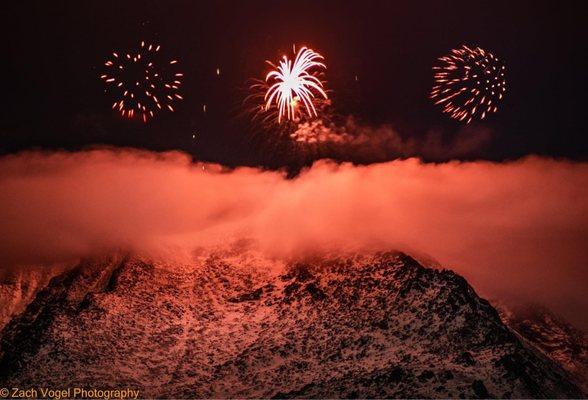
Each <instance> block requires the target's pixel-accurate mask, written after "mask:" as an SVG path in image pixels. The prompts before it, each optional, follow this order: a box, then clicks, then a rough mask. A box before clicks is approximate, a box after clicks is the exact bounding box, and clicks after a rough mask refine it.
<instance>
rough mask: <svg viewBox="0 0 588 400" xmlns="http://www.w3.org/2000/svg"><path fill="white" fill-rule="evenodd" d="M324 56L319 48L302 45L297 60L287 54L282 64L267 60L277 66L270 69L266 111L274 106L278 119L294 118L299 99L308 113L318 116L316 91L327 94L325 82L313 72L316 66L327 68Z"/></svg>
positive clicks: (267, 76) (267, 77) (317, 67)
mask: <svg viewBox="0 0 588 400" xmlns="http://www.w3.org/2000/svg"><path fill="white" fill-rule="evenodd" d="M323 59H324V58H323V56H321V55H320V54H318V53H317V52H315V51H313V50H311V49H309V48H306V47H302V48H301V49H300V50H299V51H298V54H296V58H295V59H294V62H292V60H290V59H288V57H286V56H284V57H283V58H282V60H280V62H279V65H277V66H276V65H274V64H272V63H271V62H269V61H268V63H269V64H270V65H271V66H272V67H273V68H274V70H273V71H270V72H269V73H268V74H267V75H266V77H265V81H266V82H267V83H268V84H269V88H268V89H267V92H266V93H265V97H264V101H265V106H264V108H265V111H268V110H269V109H270V107H272V106H275V107H276V109H277V114H278V123H280V122H281V121H282V119H283V118H286V119H288V120H295V119H296V113H297V110H298V108H299V106H300V103H302V104H304V107H305V108H306V111H307V113H308V115H309V116H316V115H317V112H316V109H315V107H314V104H313V100H314V99H315V97H316V96H317V95H320V96H322V97H324V98H325V99H327V98H328V96H327V94H326V93H325V91H324V89H323V83H322V82H321V80H320V79H319V78H318V77H317V76H316V75H314V72H315V71H316V70H317V69H325V68H326V66H325V64H324V63H323V62H321V60H323Z"/></svg>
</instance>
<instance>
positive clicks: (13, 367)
mask: <svg viewBox="0 0 588 400" xmlns="http://www.w3.org/2000/svg"><path fill="white" fill-rule="evenodd" d="M30 382H35V384H36V385H37V386H48V387H69V386H74V385H75V386H78V387H84V386H85V387H90V388H96V387H98V388H133V389H140V390H141V396H142V397H163V398H178V397H179V398H184V397H207V398H208V397H214V398H224V397H233V398H234V397H247V398H251V397H255V398H259V397H278V398H290V397H303V398H310V397H321V398H325V397H328V398H334V397H345V398H355V397H362V398H365V397H370V398H381V397H403V398H414V397H443V398H447V397H454V398H457V397H460V398H487V397H516V398H538V397H550V398H553V397H564V398H572V397H573V398H578V397H583V396H584V393H582V391H581V390H580V389H579V387H578V386H577V385H576V384H574V383H573V381H572V379H571V378H570V374H569V373H568V372H566V371H565V370H564V369H563V368H561V366H560V365H558V364H557V363H556V362H554V361H553V360H552V359H550V358H549V357H548V356H547V355H546V354H545V353H543V352H542V351H540V350H538V349H536V348H535V347H534V346H533V345H532V344H531V343H529V342H528V341H525V340H522V339H521V337H520V336H519V335H517V334H516V332H513V331H512V330H511V329H510V328H508V327H507V326H506V325H505V324H504V323H503V322H502V321H501V318H500V316H499V314H498V312H497V311H496V309H494V308H493V307H492V306H491V305H490V303H488V302H487V301H485V300H483V299H481V298H480V297H479V296H478V295H477V294H476V293H475V291H474V290H473V289H472V288H471V287H470V286H469V285H468V283H467V282H466V281H465V279H463V278H462V277H460V276H459V275H457V274H455V273H453V272H451V271H448V270H437V269H430V268H425V267H423V266H421V265H420V264H419V263H418V262H416V261H415V260H414V259H413V258H411V257H409V256H407V255H405V254H402V253H397V252H388V253H369V254H368V253H366V254H347V255H323V256H316V257H313V258H306V259H303V260H297V261H292V262H289V263H284V262H282V261H280V260H273V259H270V258H268V257H266V256H264V255H263V254H261V253H258V252H255V251H253V250H251V249H248V248H246V247H239V246H236V247H234V248H232V249H230V250H215V251H201V252H200V253H198V254H197V255H196V257H195V260H194V261H193V262H190V263H188V264H181V263H169V264H166V263H161V262H153V261H151V260H149V259H146V258H141V257H134V256H125V257H118V256H117V257H112V258H109V259H104V260H100V261H96V260H89V261H86V262H83V263H81V264H80V265H78V266H77V267H76V268H74V269H72V270H69V271H66V272H64V273H61V274H59V275H58V276H56V277H55V278H53V279H52V280H51V281H50V283H49V284H48V285H47V286H46V287H45V288H44V289H42V290H41V291H39V292H38V294H37V295H36V297H35V298H34V300H32V301H31V302H30V303H29V304H28V306H27V307H26V309H25V310H24V312H22V313H21V314H19V315H16V316H13V317H12V318H11V320H10V322H8V323H7V324H6V326H5V328H4V329H3V331H2V334H1V354H0V387H13V386H20V387H26V386H28V385H30Z"/></svg>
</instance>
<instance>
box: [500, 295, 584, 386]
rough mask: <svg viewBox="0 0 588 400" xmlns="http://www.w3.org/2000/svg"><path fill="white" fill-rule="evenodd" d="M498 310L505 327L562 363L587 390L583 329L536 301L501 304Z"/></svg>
mask: <svg viewBox="0 0 588 400" xmlns="http://www.w3.org/2000/svg"><path fill="white" fill-rule="evenodd" d="M498 310H499V313H500V316H501V319H502V320H503V321H504V323H505V324H506V325H507V326H508V327H510V328H511V329H512V330H513V331H514V332H516V334H517V335H519V336H520V337H521V338H522V339H523V340H524V341H526V342H528V343H531V344H532V345H533V346H534V347H535V348H537V349H539V350H540V351H541V352H543V353H544V354H545V355H546V356H548V357H549V358H551V359H552V360H554V361H555V362H557V363H558V364H559V365H561V366H562V367H563V368H564V369H565V370H566V371H568V372H569V373H570V374H572V376H573V377H574V378H575V380H576V381H577V383H578V385H580V386H581V387H582V389H583V390H584V391H585V392H586V391H588V341H587V340H586V336H585V334H584V333H583V332H581V331H579V330H578V329H576V328H575V327H573V326H572V325H571V324H569V323H568V322H566V321H564V320H563V319H561V318H560V317H558V316H557V315H555V314H553V313H552V312H551V311H549V310H548V309H547V308H545V307H543V306H541V305H538V304H532V305H517V306H512V305H511V306H506V305H504V304H500V306H499V308H498Z"/></svg>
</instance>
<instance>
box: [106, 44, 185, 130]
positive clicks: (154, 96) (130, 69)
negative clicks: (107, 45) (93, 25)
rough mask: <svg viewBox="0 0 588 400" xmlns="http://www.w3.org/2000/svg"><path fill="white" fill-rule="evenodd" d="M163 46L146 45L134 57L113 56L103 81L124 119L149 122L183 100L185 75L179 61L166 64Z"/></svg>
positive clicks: (124, 55)
mask: <svg viewBox="0 0 588 400" xmlns="http://www.w3.org/2000/svg"><path fill="white" fill-rule="evenodd" d="M160 49H161V46H159V45H155V44H148V43H146V42H145V41H142V42H141V44H140V46H139V48H138V50H136V51H135V52H132V53H118V52H116V51H115V52H113V53H112V57H111V58H110V59H109V60H107V61H106V62H105V63H104V66H105V67H106V71H105V72H104V73H103V74H102V75H101V76H100V78H101V79H102V80H103V81H104V82H105V83H106V85H107V91H108V92H109V93H111V94H112V95H113V96H114V98H115V101H114V104H112V109H113V110H116V111H117V112H120V114H121V115H122V116H123V117H127V118H131V119H132V118H141V119H142V120H143V122H147V121H148V120H149V119H150V118H153V117H154V116H155V114H156V113H157V112H158V111H160V110H164V109H165V110H169V111H171V112H173V111H174V103H176V102H178V101H180V100H182V99H183V97H182V95H181V93H180V86H181V84H182V78H183V76H184V74H183V73H181V72H179V70H178V61H177V60H164V59H163V58H162V56H161V53H160Z"/></svg>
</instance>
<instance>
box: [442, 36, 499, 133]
mask: <svg viewBox="0 0 588 400" xmlns="http://www.w3.org/2000/svg"><path fill="white" fill-rule="evenodd" d="M439 61H441V62H442V63H443V64H442V65H441V66H436V67H433V70H434V71H436V72H435V76H434V78H435V84H434V86H433V89H432V90H431V95H430V98H431V99H433V100H434V101H435V104H437V105H440V106H441V107H443V112H444V113H447V114H449V115H450V116H451V118H454V119H457V120H459V121H466V123H467V124H469V123H470V122H471V121H472V120H473V119H474V118H480V119H484V118H485V117H486V116H487V115H488V114H490V113H495V112H496V111H498V103H499V102H500V101H501V100H502V97H503V96H504V93H505V92H506V80H505V77H504V74H505V67H504V65H503V64H502V63H501V62H500V60H499V59H498V57H495V56H494V55H493V54H492V53H489V52H487V51H485V50H484V49H481V48H480V47H477V48H474V49H470V48H469V47H467V46H462V47H461V48H459V49H453V50H451V53H450V54H449V55H446V56H444V57H441V58H439Z"/></svg>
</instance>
